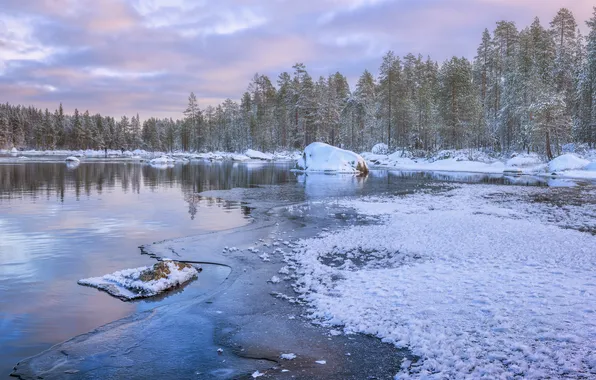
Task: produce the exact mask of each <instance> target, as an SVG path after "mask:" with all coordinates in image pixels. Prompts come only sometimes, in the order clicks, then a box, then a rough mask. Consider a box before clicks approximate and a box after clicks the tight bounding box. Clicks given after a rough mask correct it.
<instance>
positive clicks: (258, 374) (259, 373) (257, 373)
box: [251, 370, 265, 379]
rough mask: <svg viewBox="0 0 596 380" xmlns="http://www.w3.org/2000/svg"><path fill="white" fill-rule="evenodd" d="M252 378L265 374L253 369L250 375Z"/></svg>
mask: <svg viewBox="0 0 596 380" xmlns="http://www.w3.org/2000/svg"><path fill="white" fill-rule="evenodd" d="M251 376H252V378H253V379H256V378H257V377H261V376H265V374H264V373H261V372H259V371H258V370H257V371H254V372H253V374H252V375H251Z"/></svg>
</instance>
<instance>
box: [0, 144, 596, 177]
mask: <svg viewBox="0 0 596 380" xmlns="http://www.w3.org/2000/svg"><path fill="white" fill-rule="evenodd" d="M375 148H376V147H375ZM338 151H339V149H338ZM375 151H378V150H375V149H374V148H373V152H375ZM346 152H347V153H350V154H352V152H348V151H346ZM347 153H346V154H347ZM0 155H5V156H7V157H8V158H12V159H16V160H17V161H19V162H21V161H24V162H26V161H27V160H30V159H35V158H38V159H44V160H45V159H48V160H52V159H56V160H60V161H63V160H64V158H65V157H68V156H70V157H72V158H73V159H74V158H76V159H80V161H81V162H84V161H85V159H92V160H95V159H106V158H107V159H109V160H115V161H119V160H124V161H126V162H129V161H132V162H148V163H149V164H150V165H151V166H153V167H155V168H168V167H172V166H174V165H176V164H180V163H188V162H191V161H193V160H207V161H234V162H284V161H285V162H287V161H296V162H297V169H298V170H300V167H301V166H300V165H302V166H303V167H305V163H303V162H302V161H303V154H302V153H301V152H299V151H280V152H274V153H263V152H259V151H256V150H252V149H249V150H247V151H245V152H244V153H232V152H206V153H192V152H173V153H165V152H148V151H144V150H134V151H120V150H108V152H107V157H106V153H105V151H103V150H75V151H72V150H54V151H32V150H30V151H16V150H12V151H10V150H5V151H2V150H0ZM353 155H354V157H356V158H357V157H360V158H361V159H362V158H363V159H364V160H365V164H366V166H368V167H369V168H370V169H372V170H379V169H381V170H399V171H415V172H466V173H483V174H499V175H505V176H538V177H545V178H567V179H584V180H589V181H592V180H596V150H585V151H584V152H583V154H581V155H578V154H574V153H565V154H563V155H561V156H559V157H556V158H555V159H553V160H552V161H551V162H547V161H545V160H544V158H543V157H541V156H539V155H537V154H534V153H530V154H523V153H522V154H517V155H514V157H511V158H507V159H505V158H500V159H497V158H491V157H489V156H488V155H486V154H484V153H482V152H480V151H469V150H444V151H439V152H437V153H435V154H434V155H433V156H431V157H428V158H415V157H413V156H412V154H411V153H409V152H407V151H397V152H395V153H393V154H384V153H382V154H379V153H371V152H362V153H360V154H359V155H358V154H356V153H353ZM317 165H319V166H321V163H318V164H317ZM73 166H74V167H76V165H73ZM323 166H324V165H323ZM344 166H345V165H344ZM313 167H314V168H315V170H308V171H309V172H317V171H320V172H326V173H328V172H329V171H331V172H338V173H339V172H345V171H350V172H354V173H357V172H358V170H355V169H352V168H349V170H348V169H346V168H344V167H343V166H342V167H340V166H339V164H337V165H333V166H332V168H331V169H329V168H327V167H322V168H318V167H316V166H313Z"/></svg>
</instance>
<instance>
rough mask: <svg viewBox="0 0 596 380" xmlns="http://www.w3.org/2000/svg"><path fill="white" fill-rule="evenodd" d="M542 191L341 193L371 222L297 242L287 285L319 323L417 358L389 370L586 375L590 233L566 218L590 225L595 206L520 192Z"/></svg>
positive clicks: (594, 244) (590, 331)
mask: <svg viewBox="0 0 596 380" xmlns="http://www.w3.org/2000/svg"><path fill="white" fill-rule="evenodd" d="M562 190H565V189H562ZM547 191H553V189H547V190H544V189H537V188H536V189H522V188H519V187H505V186H503V187H499V189H495V187H494V186H493V187H491V186H483V185H467V186H454V187H453V188H452V189H451V190H449V191H444V192H441V193H437V194H431V193H425V192H420V193H417V194H413V195H408V196H395V197H386V196H377V197H370V198H361V199H347V200H343V201H340V202H339V206H343V207H353V208H354V209H355V210H357V211H358V212H359V213H361V214H366V215H370V216H374V217H375V218H379V221H380V224H374V225H363V226H352V227H348V228H346V229H343V230H337V231H335V232H327V233H324V234H321V235H320V236H318V237H317V238H312V239H307V240H301V241H300V242H299V243H298V244H299V246H300V247H301V248H300V249H299V250H295V251H294V252H293V253H292V254H289V257H288V259H287V260H288V262H289V263H293V264H296V265H297V272H296V274H297V275H298V276H297V278H296V282H295V283H294V288H295V290H296V291H297V292H298V293H299V294H301V298H302V299H303V300H305V301H307V303H308V305H309V313H310V317H311V318H312V319H314V320H316V321H318V322H319V323H322V324H323V325H325V326H329V327H334V326H342V327H343V330H344V331H345V332H346V333H353V332H359V333H365V334H371V335H375V336H378V337H379V338H381V339H382V340H383V341H385V342H388V343H392V344H394V345H395V346H397V347H407V348H409V349H410V350H411V351H412V353H413V354H414V355H416V356H418V357H420V360H419V361H418V362H417V363H416V362H415V363H412V362H409V361H407V362H404V363H403V365H402V369H401V370H400V372H399V374H398V377H399V378H408V377H412V378H437V379H438V378H480V377H484V378H515V377H526V378H561V377H567V378H590V377H594V376H595V375H596V362H595V360H594V352H596V324H595V323H594V315H595V313H596V278H595V277H594V273H595V272H596V255H595V254H594V253H595V252H596V236H595V235H592V234H590V233H586V232H580V231H577V230H573V229H570V227H571V228H573V225H572V223H574V221H582V223H588V224H590V225H592V226H593V223H594V215H596V206H595V205H594V204H592V203H590V202H588V203H585V204H583V205H581V206H576V207H573V206H571V205H568V206H565V207H559V206H556V205H554V206H553V205H550V204H543V203H528V202H523V201H520V199H521V198H519V197H521V196H522V195H537V196H538V195H542V196H548V193H546V192H547ZM557 191H558V190H557ZM520 194H521V195H520ZM562 194H563V195H564V194H566V193H562ZM578 229H579V228H578Z"/></svg>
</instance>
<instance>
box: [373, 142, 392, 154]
mask: <svg viewBox="0 0 596 380" xmlns="http://www.w3.org/2000/svg"><path fill="white" fill-rule="evenodd" d="M370 151H371V152H372V154H387V153H389V147H388V146H387V144H384V143H379V144H376V145H375V146H373V147H372V149H371V150H370Z"/></svg>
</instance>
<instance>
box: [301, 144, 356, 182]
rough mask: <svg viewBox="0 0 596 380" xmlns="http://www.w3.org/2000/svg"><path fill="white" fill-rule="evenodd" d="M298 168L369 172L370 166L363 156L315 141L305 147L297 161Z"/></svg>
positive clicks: (320, 170)
mask: <svg viewBox="0 0 596 380" xmlns="http://www.w3.org/2000/svg"><path fill="white" fill-rule="evenodd" d="M296 169H298V170H302V171H313V172H317V171H318V172H338V173H364V174H366V173H368V166H367V165H366V161H365V160H364V158H362V156H360V155H359V154H356V153H354V152H351V151H349V150H344V149H340V148H336V147H334V146H331V145H328V144H325V143H322V142H314V143H312V144H310V145H309V146H307V147H306V148H304V153H303V154H302V157H301V158H300V159H299V160H298V162H297V163H296Z"/></svg>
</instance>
